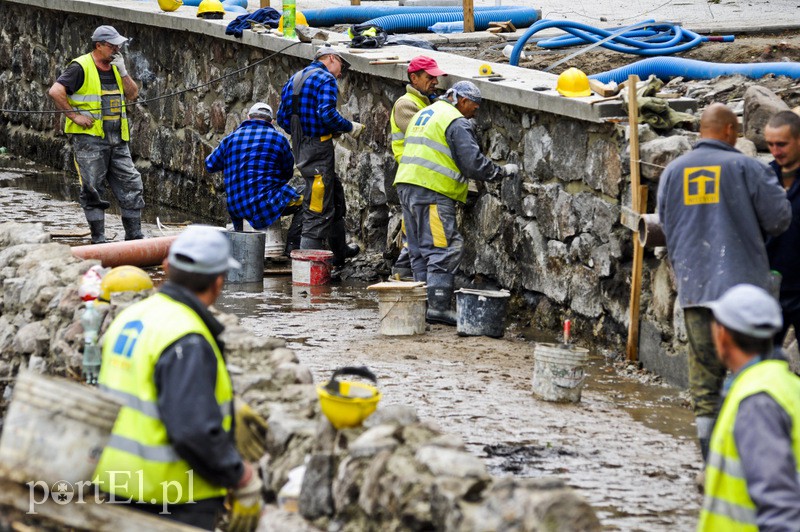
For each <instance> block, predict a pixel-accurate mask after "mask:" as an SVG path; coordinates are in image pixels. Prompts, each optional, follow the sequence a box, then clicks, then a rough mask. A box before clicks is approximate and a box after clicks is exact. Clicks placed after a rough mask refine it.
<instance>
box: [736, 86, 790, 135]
mask: <svg viewBox="0 0 800 532" xmlns="http://www.w3.org/2000/svg"><path fill="white" fill-rule="evenodd" d="M788 110H789V106H788V105H786V104H785V103H784V101H783V100H781V99H780V97H778V96H777V95H776V94H775V93H774V92H772V91H771V90H769V89H767V88H766V87H762V86H760V85H752V86H750V87H748V89H747V91H745V93H744V124H743V126H744V136H745V138H747V139H749V140H751V141H753V143H754V144H755V145H756V148H758V149H759V150H767V149H768V147H767V141H766V140H764V127H766V125H767V122H768V121H769V119H770V118H772V116H773V115H775V113H777V112H778V111H788Z"/></svg>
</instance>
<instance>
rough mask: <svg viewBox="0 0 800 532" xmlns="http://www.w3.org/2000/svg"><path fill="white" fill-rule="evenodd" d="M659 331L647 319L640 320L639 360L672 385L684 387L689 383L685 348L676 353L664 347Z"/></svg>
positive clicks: (646, 367)
mask: <svg viewBox="0 0 800 532" xmlns="http://www.w3.org/2000/svg"><path fill="white" fill-rule="evenodd" d="M664 346H665V343H664V342H663V341H662V336H661V331H660V330H659V328H658V327H657V326H656V325H655V324H654V323H653V322H651V321H649V320H644V319H643V320H641V322H640V325H639V360H640V361H641V363H642V366H644V368H645V369H647V370H649V371H652V372H653V373H656V374H658V375H660V376H661V377H662V378H663V379H664V380H665V381H667V382H669V383H670V384H672V385H674V386H679V387H681V388H686V387H687V386H688V385H689V367H688V363H687V360H686V355H687V350H686V349H679V351H678V352H677V353H674V352H671V351H668V350H666V349H665V347H664Z"/></svg>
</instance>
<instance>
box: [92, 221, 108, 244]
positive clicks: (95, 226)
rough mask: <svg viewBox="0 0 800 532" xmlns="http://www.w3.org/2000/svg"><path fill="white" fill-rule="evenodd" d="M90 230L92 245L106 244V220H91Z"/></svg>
mask: <svg viewBox="0 0 800 532" xmlns="http://www.w3.org/2000/svg"><path fill="white" fill-rule="evenodd" d="M89 230H90V231H91V232H92V244H105V243H106V221H105V220H91V221H90V222H89Z"/></svg>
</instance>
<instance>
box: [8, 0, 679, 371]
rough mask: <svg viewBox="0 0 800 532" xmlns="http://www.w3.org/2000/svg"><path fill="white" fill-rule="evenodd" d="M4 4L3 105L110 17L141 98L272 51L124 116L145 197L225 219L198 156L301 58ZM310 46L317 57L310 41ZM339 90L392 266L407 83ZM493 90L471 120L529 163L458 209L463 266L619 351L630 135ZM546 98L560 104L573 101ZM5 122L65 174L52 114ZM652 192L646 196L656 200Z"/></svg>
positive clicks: (366, 202) (541, 318) (345, 157)
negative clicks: (396, 114)
mask: <svg viewBox="0 0 800 532" xmlns="http://www.w3.org/2000/svg"><path fill="white" fill-rule="evenodd" d="M0 5H2V9H0V72H2V73H0V98H1V99H2V101H3V105H2V107H5V108H18V109H33V110H40V109H52V108H53V107H52V104H51V103H50V102H49V99H48V97H47V95H46V91H47V89H48V87H49V86H50V84H51V83H52V82H53V81H54V78H55V75H56V73H57V72H59V71H60V70H61V69H62V68H63V66H64V65H66V63H67V62H68V61H69V60H70V59H71V58H73V57H75V56H77V55H79V54H81V53H84V52H85V51H87V50H88V44H89V43H88V36H89V35H90V34H91V32H92V30H93V28H94V27H96V26H97V25H99V24H101V23H109V22H113V23H114V24H115V25H116V27H117V29H119V30H120V32H121V33H122V34H124V35H126V36H132V37H133V38H134V41H133V43H132V44H131V46H130V49H129V51H128V52H127V63H128V65H129V66H128V68H129V70H130V71H131V73H132V75H133V77H134V78H135V79H136V80H138V81H139V82H140V84H141V85H142V90H141V95H140V98H141V99H149V98H153V97H155V96H158V95H162V94H166V93H173V92H177V91H182V90H185V89H187V88H189V87H193V86H195V85H198V84H202V83H210V82H212V81H213V80H214V79H216V78H218V77H219V76H220V75H222V74H224V73H226V72H229V71H232V70H234V69H236V68H241V67H242V66H244V65H245V64H247V63H251V62H254V61H257V60H260V59H265V58H266V60H265V61H264V62H263V63H261V64H259V65H258V66H256V67H255V68H252V69H249V70H246V71H244V72H243V73H241V74H240V75H237V76H234V77H231V78H227V79H225V80H224V81H222V82H219V83H210V84H209V85H208V86H206V87H203V88H202V89H199V90H196V91H189V92H181V93H180V94H178V95H176V96H175V97H169V98H164V99H162V100H158V101H156V102H152V103H149V104H147V106H146V107H143V106H137V108H136V109H132V110H131V112H130V114H131V116H132V122H133V131H132V142H131V147H132V151H133V154H134V157H135V160H136V164H137V167H138V168H139V169H140V170H141V172H142V174H143V176H144V180H145V190H146V197H147V200H148V201H149V202H151V203H152V202H161V203H163V204H166V205H169V206H172V207H178V208H181V209H185V210H187V211H189V212H192V213H195V214H196V215H197V216H198V219H199V218H200V217H202V218H203V219H206V220H208V219H209V217H210V218H212V219H213V220H215V221H222V220H224V219H225V209H224V202H223V196H224V194H223V183H222V177H221V175H219V174H217V175H208V174H206V173H205V171H204V168H203V159H204V158H205V156H206V155H208V154H209V153H210V151H211V150H212V149H213V147H214V146H215V145H216V144H217V143H218V141H219V140H220V139H221V138H222V137H223V135H224V134H225V133H228V132H230V131H232V130H233V129H234V128H235V127H236V125H237V124H238V123H239V122H240V121H241V120H242V118H243V116H244V113H246V110H247V108H248V107H249V106H250V105H251V104H252V103H253V102H255V101H257V100H262V101H266V102H268V103H269V104H270V105H272V106H273V107H274V108H277V107H278V104H279V100H278V98H279V91H280V88H281V86H282V85H283V83H284V82H285V81H286V80H287V79H288V77H289V76H290V75H291V74H292V73H293V72H294V71H296V70H298V69H300V68H301V67H303V66H304V65H305V64H307V59H304V58H303V57H298V56H297V55H288V52H287V53H283V54H278V55H274V56H273V55H270V54H271V53H272V52H271V51H270V50H267V49H263V48H260V47H258V46H253V45H249V44H248V43H247V42H236V41H235V40H233V39H226V38H224V37H217V36H211V35H205V34H202V33H198V32H188V31H173V30H170V29H168V28H164V27H156V26H152V25H146V24H134V23H131V22H127V21H114V20H109V19H105V18H99V17H95V16H90V15H77V14H66V13H64V12H56V11H48V10H46V9H42V8H37V7H32V6H27V5H23V4H20V3H17V2H16V1H15V2H8V1H2V0H0ZM126 20H127V19H126ZM165 20H173V19H169V18H166V19H165ZM201 22H202V21H201ZM209 27H211V26H209ZM64 28H69V31H64ZM209 33H211V32H209ZM218 33H219V31H218V32H217V34H218ZM245 41H247V40H246V39H245ZM298 46H306V47H308V45H298ZM296 50H297V48H295V49H294V51H295V52H294V53H297V52H296ZM304 54H305V55H306V56H310V54H311V51H310V47H309V48H308V50H305V51H303V53H302V54H300V55H301V56H302V55H304ZM451 77H452V76H451ZM451 81H452V80H451ZM340 89H341V90H340V110H341V112H342V113H343V114H344V115H345V116H347V117H354V118H356V119H358V120H360V121H361V122H364V123H365V124H367V129H366V131H365V133H364V134H363V135H362V136H361V137H360V138H359V140H358V142H357V144H356V143H355V142H354V141H353V140H352V139H350V138H349V137H343V138H342V139H341V140H340V141H338V142H337V148H336V152H337V165H338V172H339V175H340V176H341V177H342V179H343V182H344V186H345V191H346V195H347V203H348V217H347V226H348V231H349V233H350V234H351V237H352V238H353V239H354V240H355V241H357V242H359V243H360V244H362V247H365V248H366V249H367V251H369V252H371V254H367V255H366V257H368V260H370V261H372V262H373V263H374V264H372V266H373V267H377V268H378V269H380V268H381V267H384V268H385V267H386V265H387V264H388V263H386V262H385V261H384V259H383V258H382V256H381V254H382V253H383V252H384V251H385V250H386V249H387V247H388V248H389V253H388V255H391V254H392V253H395V254H396V252H397V249H396V248H391V247H390V246H389V244H388V243H391V242H392V241H393V240H394V237H395V235H396V233H397V230H398V228H399V223H400V214H399V208H398V205H397V199H396V194H395V192H394V189H393V187H392V186H391V181H392V178H393V174H394V166H395V165H394V161H393V159H392V156H391V153H390V149H389V146H388V133H389V125H388V124H389V112H390V109H391V105H392V102H393V101H394V100H395V99H396V98H397V97H399V96H400V95H401V94H402V92H403V90H404V89H403V82H402V81H401V79H398V78H397V77H393V76H388V75H387V76H386V77H379V76H376V75H375V74H374V73H368V72H360V71H359V70H358V69H357V68H353V69H352V70H351V71H350V72H348V73H347V74H346V75H345V76H344V79H343V80H342V82H341V83H340ZM498 90H505V89H498ZM485 92H487V94H485V95H484V102H483V105H482V106H481V110H480V112H479V115H478V117H477V125H478V128H479V130H480V140H481V144H482V147H483V148H484V149H485V153H487V154H488V155H489V156H490V157H491V158H492V159H493V160H495V161H496V162H498V163H505V162H513V163H518V164H519V165H520V167H521V173H520V175H519V177H516V178H514V179H507V180H504V181H503V182H502V183H490V184H483V183H478V185H477V187H478V191H479V193H478V195H477V196H475V195H473V197H472V200H471V201H470V203H469V204H468V206H467V207H466V208H465V209H463V211H462V228H463V230H462V233H463V234H464V237H465V255H464V260H463V262H462V266H461V268H462V271H463V273H464V274H465V275H466V276H468V277H469V278H471V279H472V280H476V281H478V282H480V283H483V284H485V285H491V284H495V285H499V286H502V287H505V288H509V289H511V290H512V291H513V293H514V299H513V308H512V312H513V317H514V319H515V320H516V321H517V322H521V323H523V324H525V323H527V322H528V321H530V322H531V324H532V325H534V326H535V327H539V328H542V329H545V330H550V331H553V332H555V331H558V330H559V328H560V323H561V321H562V320H563V319H565V318H571V319H572V320H573V322H574V326H573V330H574V331H575V333H576V335H577V336H578V341H580V342H582V343H590V342H591V343H597V344H598V345H600V346H602V347H605V348H609V349H611V350H612V351H614V352H617V353H618V352H620V351H621V348H622V347H623V346H624V343H625V337H626V329H627V324H628V316H627V308H628V300H629V279H630V269H631V264H630V255H631V248H632V246H631V241H632V240H631V235H630V232H629V231H628V230H627V229H625V228H623V227H622V226H621V225H620V224H619V222H618V220H619V214H620V205H621V204H629V203H630V200H629V198H630V191H629V186H628V178H627V173H628V170H627V155H626V154H625V149H626V145H627V142H626V140H625V138H624V129H623V128H622V127H620V126H618V125H615V124H613V123H600V122H589V121H583V120H578V119H575V118H568V117H566V116H563V115H556V114H551V113H547V112H543V111H541V110H539V109H540V108H541V107H542V106H543V105H542V102H541V100H542V98H544V97H543V96H541V95H540V94H538V93H536V92H533V91H528V92H520V93H519V94H522V95H523V96H524V95H526V94H528V95H529V96H524V97H521V98H518V99H517V100H515V105H511V104H507V103H503V102H501V101H498V99H499V98H501V97H502V94H501V92H498V93H497V94H495V93H494V92H492V93H489V92H488V91H485ZM498 94H500V95H501V96H498ZM525 98H528V99H529V101H528V100H526V99H525ZM552 101H553V109H558V110H559V111H563V108H564V107H565V106H566V104H567V103H570V102H566V101H565V100H564V99H560V100H559V99H557V98H552ZM534 104H535V105H534ZM576 105H577V104H576ZM586 107H587V108H588V107H589V106H588V105H587V106H586ZM0 120H2V123H0V145H5V146H7V147H9V148H10V149H11V150H12V151H14V152H16V153H19V154H21V155H26V156H29V157H32V158H34V159H36V160H37V161H39V162H42V163H47V164H50V165H53V166H56V167H59V168H65V169H70V168H71V164H70V152H69V149H68V146H67V145H66V138H65V136H64V135H63V134H62V133H60V132H59V131H60V126H59V122H60V118H59V117H58V116H57V115H36V114H33V115H22V114H10V113H5V114H3V115H0ZM654 197H655V193H654V190H653V192H652V193H651V203H653V202H654ZM647 260H648V263H647V264H646V265H645V279H644V296H643V305H642V308H643V310H644V311H645V312H648V317H647V318H646V319H647V325H646V328H645V330H646V331H648V334H649V336H647V339H648V341H650V344H648V346H649V347H648V348H649V349H651V350H653V349H655V350H656V351H655V352H658V353H660V354H659V358H661V355H665V356H672V350H671V348H669V345H670V344H669V342H671V340H672V338H673V330H672V329H673V327H672V320H673V315H674V314H675V312H674V309H673V307H674V296H670V295H669V294H670V293H669V290H667V293H666V295H665V296H664V297H666V298H667V300H665V301H661V302H660V303H659V304H660V306H659V308H658V313H654V312H651V311H649V310H648V308H649V305H650V302H651V297H650V295H649V293H650V292H649V290H650V288H649V287H650V285H651V276H653V275H657V272H659V271H661V270H660V268H661V267H660V266H659V261H658V260H656V259H653V258H652V257H649V256H648V259H647ZM653 272H655V273H653ZM657 282H659V283H661V284H662V285H663V284H664V282H665V281H664V279H663V278H660V280H658V281H657ZM664 287H665V288H667V289H668V288H669V286H668V285H665V286H664ZM670 297H671V298H672V299H669V298H670ZM678 380H679V381H681V380H682V379H678Z"/></svg>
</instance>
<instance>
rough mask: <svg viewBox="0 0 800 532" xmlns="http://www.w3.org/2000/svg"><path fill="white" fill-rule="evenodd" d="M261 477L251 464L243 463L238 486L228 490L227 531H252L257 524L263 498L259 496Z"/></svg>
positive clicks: (262, 505)
mask: <svg viewBox="0 0 800 532" xmlns="http://www.w3.org/2000/svg"><path fill="white" fill-rule="evenodd" d="M261 487H262V483H261V479H260V478H258V475H257V474H256V472H255V470H254V469H253V466H252V465H250V463H249V462H245V463H244V474H243V475H242V481H241V482H240V483H239V487H238V488H236V489H234V490H231V492H230V507H231V510H230V511H231V515H230V524H229V525H228V532H253V531H254V530H255V529H256V527H257V526H258V520H259V518H260V517H261V509H262V508H263V507H264V500H263V499H262V498H261Z"/></svg>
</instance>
